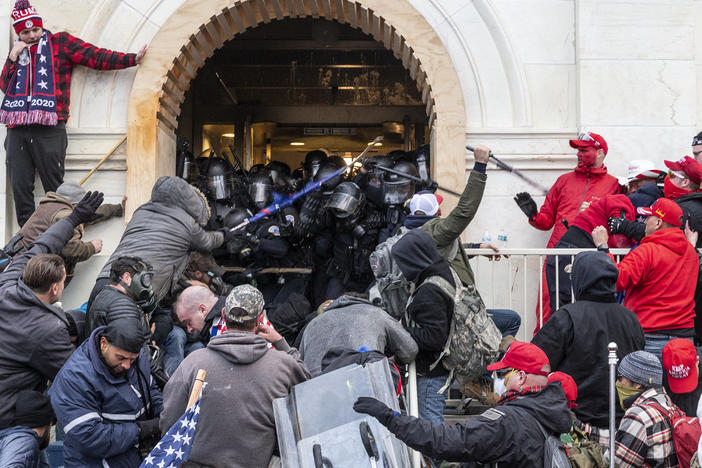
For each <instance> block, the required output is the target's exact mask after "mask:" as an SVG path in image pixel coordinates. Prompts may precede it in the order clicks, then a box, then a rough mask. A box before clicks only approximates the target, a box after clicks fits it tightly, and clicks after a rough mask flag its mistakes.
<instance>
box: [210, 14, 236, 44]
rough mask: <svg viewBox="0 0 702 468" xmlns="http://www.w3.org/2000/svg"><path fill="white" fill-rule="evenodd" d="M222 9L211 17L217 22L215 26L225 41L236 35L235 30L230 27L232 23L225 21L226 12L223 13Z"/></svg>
mask: <svg viewBox="0 0 702 468" xmlns="http://www.w3.org/2000/svg"><path fill="white" fill-rule="evenodd" d="M224 11H226V10H224ZM224 11H222V12H221V13H220V14H218V15H216V16H213V17H212V19H214V22H215V23H217V24H216V25H217V28H218V30H219V31H221V34H222V36H223V38H224V41H225V42H226V41H228V40H229V39H231V38H232V37H234V36H235V35H236V32H235V31H234V30H233V29H232V27H233V26H234V24H233V23H230V22H229V21H227V18H226V17H227V14H225V13H224Z"/></svg>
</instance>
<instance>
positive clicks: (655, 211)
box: [636, 198, 683, 227]
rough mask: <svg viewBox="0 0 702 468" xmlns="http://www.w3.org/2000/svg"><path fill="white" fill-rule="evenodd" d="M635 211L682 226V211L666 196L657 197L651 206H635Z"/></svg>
mask: <svg viewBox="0 0 702 468" xmlns="http://www.w3.org/2000/svg"><path fill="white" fill-rule="evenodd" d="M636 212H637V213H638V214H640V215H644V216H655V217H657V218H659V219H662V220H663V221H665V222H666V223H668V224H672V225H673V226H677V227H680V226H682V218H683V211H682V208H680V205H678V204H677V203H675V202H674V201H673V200H670V199H668V198H659V199H658V200H656V201H655V202H653V205H651V206H648V207H646V206H642V207H640V208H636Z"/></svg>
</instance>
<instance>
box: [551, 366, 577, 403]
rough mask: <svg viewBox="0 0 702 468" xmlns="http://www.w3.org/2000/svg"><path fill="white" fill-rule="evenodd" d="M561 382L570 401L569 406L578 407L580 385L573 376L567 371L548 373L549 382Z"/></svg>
mask: <svg viewBox="0 0 702 468" xmlns="http://www.w3.org/2000/svg"><path fill="white" fill-rule="evenodd" d="M551 382H560V383H561V387H563V391H564V392H565V395H566V400H567V401H568V408H577V407H578V404H577V403H575V401H576V400H577V399H578V385H577V384H576V383H575V380H573V377H571V376H570V375H568V374H566V373H565V372H551V373H550V374H548V383H551Z"/></svg>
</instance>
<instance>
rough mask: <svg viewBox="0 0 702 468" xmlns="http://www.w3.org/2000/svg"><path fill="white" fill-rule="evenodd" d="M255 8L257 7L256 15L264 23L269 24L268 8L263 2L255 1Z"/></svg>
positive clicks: (260, 0) (261, 0)
mask: <svg viewBox="0 0 702 468" xmlns="http://www.w3.org/2000/svg"><path fill="white" fill-rule="evenodd" d="M256 6H257V7H258V14H259V15H260V16H261V19H262V20H263V22H264V23H270V22H271V15H270V14H269V13H268V6H267V5H266V2H264V1H263V0H256Z"/></svg>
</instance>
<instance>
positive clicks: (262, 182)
mask: <svg viewBox="0 0 702 468" xmlns="http://www.w3.org/2000/svg"><path fill="white" fill-rule="evenodd" d="M249 197H251V203H252V204H253V207H254V208H255V209H256V211H258V210H260V209H261V208H265V207H266V206H268V205H270V203H271V202H272V201H273V180H272V179H271V176H270V175H269V174H268V172H267V171H265V170H263V171H257V172H256V173H254V174H252V175H249Z"/></svg>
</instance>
